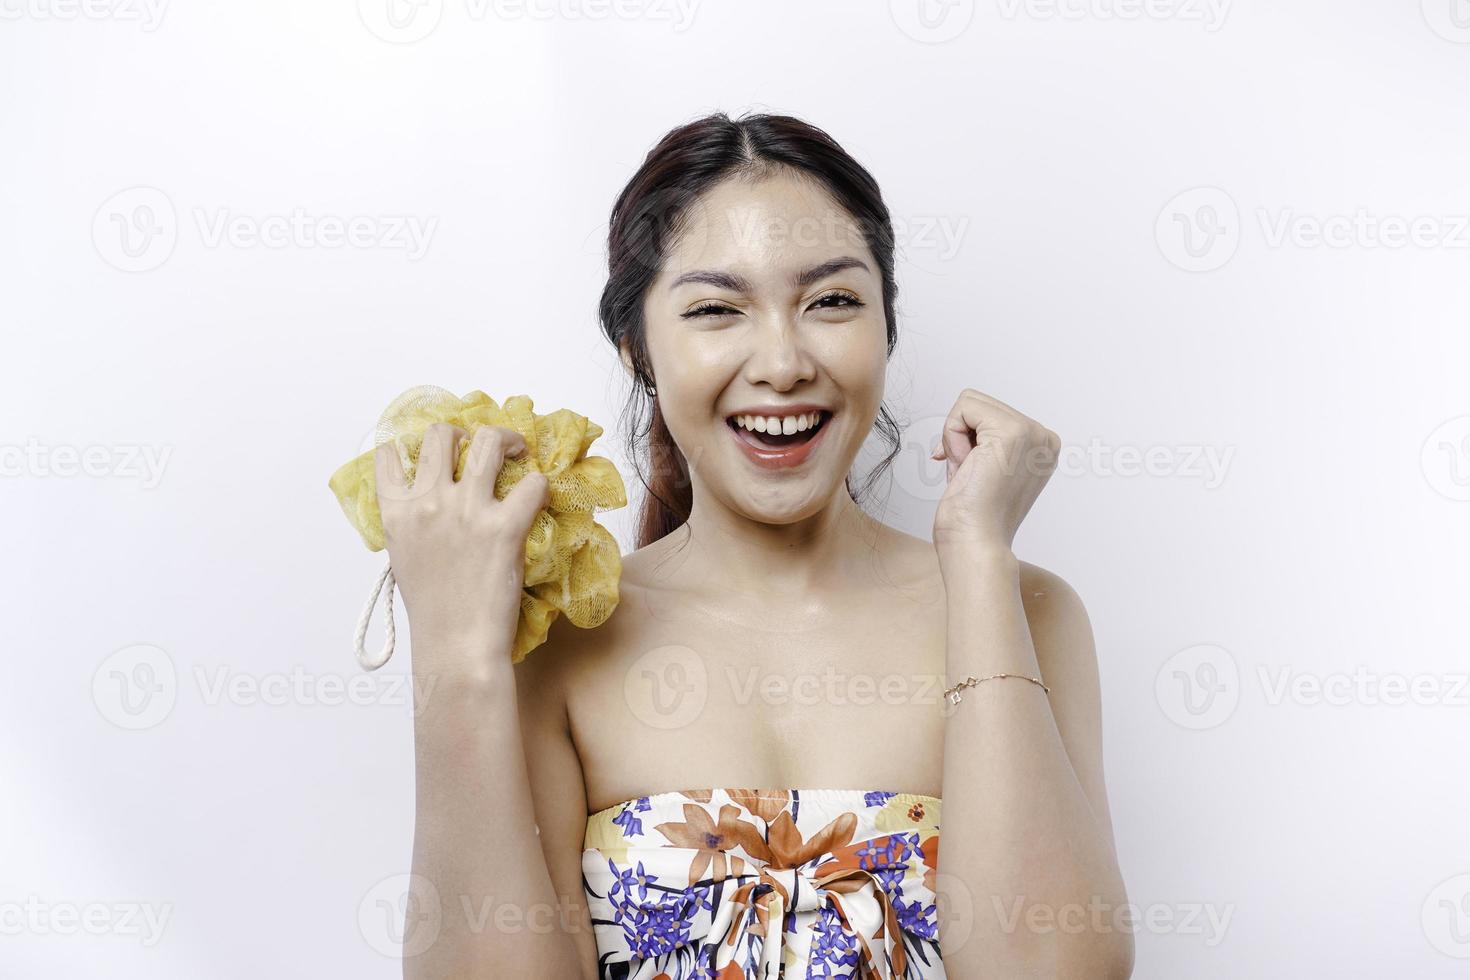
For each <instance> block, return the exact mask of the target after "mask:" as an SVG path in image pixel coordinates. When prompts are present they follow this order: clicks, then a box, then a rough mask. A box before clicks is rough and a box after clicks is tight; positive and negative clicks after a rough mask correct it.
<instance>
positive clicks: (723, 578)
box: [665, 488, 884, 599]
mask: <svg viewBox="0 0 1470 980" xmlns="http://www.w3.org/2000/svg"><path fill="white" fill-rule="evenodd" d="M700 497H701V495H699V494H697V493H696V494H695V502H694V506H693V508H692V511H691V514H690V517H689V520H688V521H687V522H686V523H685V525H684V526H683V527H681V528H680V529H679V530H677V531H675V532H674V533H673V534H671V535H669V537H670V538H673V539H676V540H677V542H678V546H677V547H676V548H675V549H674V550H675V552H677V554H678V556H679V557H671V560H670V561H669V563H668V565H667V566H666V569H665V570H666V571H669V572H672V573H673V574H677V575H678V576H679V577H680V579H681V580H683V581H685V582H686V583H688V584H690V585H693V586H694V587H695V588H696V589H698V590H699V591H705V590H706V588H718V589H723V590H736V591H738V592H740V593H742V594H745V595H750V596H767V597H770V598H773V599H779V598H780V597H782V596H793V595H805V596H812V595H814V594H820V593H823V592H826V591H828V590H830V589H833V588H838V587H844V586H845V587H850V586H851V585H852V583H853V581H854V580H855V579H860V580H865V578H866V575H871V569H872V567H873V558H874V549H875V547H876V545H877V543H878V541H879V538H880V536H881V534H882V532H883V530H884V528H883V525H882V524H881V523H880V522H879V521H876V520H874V519H873V518H872V517H870V516H868V514H867V513H866V512H864V511H863V509H862V508H861V507H859V506H858V505H857V502H856V501H854V500H853V499H852V498H851V497H850V496H848V494H847V491H846V488H843V489H842V492H841V493H840V494H838V495H837V496H836V497H835V498H834V499H833V501H832V503H831V504H830V505H829V506H827V507H823V508H822V509H821V510H819V511H818V512H817V513H815V514H812V515H811V516H810V517H806V518H803V519H802V520H799V521H794V522H792V523H789V524H765V523H762V522H760V521H754V520H751V519H750V518H748V517H746V516H744V515H742V514H739V513H737V512H735V511H733V510H731V509H730V508H728V507H726V506H724V505H723V504H722V503H719V502H718V501H707V500H706V501H701V499H700ZM675 566H677V570H676V571H675ZM865 573H866V575H865Z"/></svg>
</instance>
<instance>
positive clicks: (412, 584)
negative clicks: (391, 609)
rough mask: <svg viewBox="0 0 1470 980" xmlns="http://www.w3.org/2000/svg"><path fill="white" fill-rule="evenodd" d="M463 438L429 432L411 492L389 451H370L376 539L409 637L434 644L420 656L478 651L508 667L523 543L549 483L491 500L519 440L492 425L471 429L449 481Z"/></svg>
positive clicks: (449, 428) (522, 446)
mask: <svg viewBox="0 0 1470 980" xmlns="http://www.w3.org/2000/svg"><path fill="white" fill-rule="evenodd" d="M465 437H466V433H465V431H464V430H463V429H461V428H460V427H459V426H455V425H449V424H447V423H443V422H440V423H436V424H434V425H431V426H429V427H428V429H427V430H426V431H425V433H424V439H423V444H422V446H421V447H420V449H419V458H418V464H417V468H416V470H415V473H414V481H413V485H412V486H409V485H408V481H407V479H406V477H405V474H404V471H403V465H402V463H401V462H400V460H399V458H398V453H397V451H396V450H395V449H394V447H393V445H392V444H391V443H385V444H383V445H381V446H379V447H378V449H377V453H376V455H375V456H374V461H373V462H374V474H375V478H376V482H377V492H378V508H379V510H380V511H381V512H382V517H383V536H384V541H385V543H386V545H387V548H388V557H389V559H390V561H391V564H392V566H393V577H394V578H395V579H396V580H397V582H398V589H399V591H400V592H401V593H402V595H403V603H404V606H405V607H406V608H407V610H408V617H409V623H410V627H411V629H412V630H413V634H414V636H415V638H420V637H428V638H431V639H432V640H434V641H435V642H434V643H432V644H430V645H425V647H424V649H428V648H429V647H430V646H432V648H433V649H435V650H444V651H463V650H465V649H469V650H484V651H485V653H486V654H487V655H488V654H491V653H492V652H493V653H494V655H496V656H499V655H504V657H505V662H506V663H507V664H509V662H510V655H509V650H510V644H511V642H512V641H513V639H514V637H515V628H516V620H517V618H518V617H519V615H520V597H521V586H522V583H523V581H524V578H525V545H526V535H527V534H529V533H530V529H531V524H532V522H533V521H534V520H535V519H536V514H537V513H538V512H539V511H540V510H541V509H542V508H543V507H545V506H546V504H547V502H548V500H549V495H550V489H549V486H550V485H549V483H548V482H547V479H546V477H545V476H544V475H543V474H542V473H540V472H537V471H532V472H529V473H527V474H526V475H525V476H524V477H522V478H521V480H520V481H519V482H517V483H516V485H515V486H514V487H512V488H511V490H510V492H509V493H507V494H506V495H505V499H504V500H497V499H496V497H495V481H496V478H497V477H498V476H499V475H500V470H501V467H502V466H503V465H504V463H505V459H506V457H508V456H509V457H519V456H521V455H523V454H524V453H525V451H526V441H525V439H524V438H523V437H522V436H521V434H520V433H519V432H516V431H515V430H514V429H509V428H506V427H504V426H498V425H485V426H481V427H480V428H479V429H477V430H476V431H475V435H474V438H473V440H471V443H470V448H469V453H468V455H467V456H466V458H465V464H464V469H463V471H462V472H461V473H460V478H459V479H458V480H456V479H455V478H454V466H455V461H456V460H457V459H458V458H459V452H460V447H461V445H462V443H461V440H463V439H464V438H465ZM416 646H417V644H416ZM455 655H456V656H462V655H463V654H462V652H460V653H456V654H455ZM416 658H417V652H416ZM446 666H447V665H446ZM460 666H466V665H460ZM467 666H472V667H481V666H484V665H483V664H469V665H467Z"/></svg>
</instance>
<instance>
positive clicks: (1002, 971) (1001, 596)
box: [939, 548, 1131, 980]
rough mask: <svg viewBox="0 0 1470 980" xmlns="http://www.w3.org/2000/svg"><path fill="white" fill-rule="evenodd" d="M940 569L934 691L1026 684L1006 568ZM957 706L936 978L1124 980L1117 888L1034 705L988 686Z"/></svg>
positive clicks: (1035, 691) (1014, 689)
mask: <svg viewBox="0 0 1470 980" xmlns="http://www.w3.org/2000/svg"><path fill="white" fill-rule="evenodd" d="M941 564H942V567H943V573H944V582H945V591H946V595H947V599H948V602H947V620H948V623H947V636H948V646H947V680H946V682H945V686H946V687H947V686H949V685H952V684H955V683H957V682H959V681H962V680H964V679H965V678H966V677H967V676H968V675H974V676H975V677H977V678H978V677H984V676H986V675H989V674H997V673H1001V672H1005V673H1010V674H1021V675H1023V676H1025V677H1037V676H1039V674H1040V670H1039V667H1038V663H1037V656H1036V651H1035V648H1034V647H1033V644H1032V638H1031V633H1030V629H1029V627H1028V625H1027V620H1026V611H1025V607H1024V604H1023V601H1022V597H1021V587H1020V562H1019V561H1018V560H1017V559H1016V557H1015V555H1014V554H1013V553H1011V551H1010V550H1009V549H990V548H987V549H972V550H963V551H959V552H955V551H951V552H949V553H948V554H946V555H944V556H943V557H942V561H941ZM1043 680H1044V678H1043ZM961 696H962V697H963V701H962V702H961V703H960V704H957V705H949V704H948V703H947V702H946V704H945V710H946V711H947V712H948V717H947V720H946V722H945V735H944V768H943V780H944V783H943V794H944V797H943V798H944V812H943V816H942V818H941V823H942V839H943V841H942V845H941V847H940V859H939V873H940V877H939V891H940V893H941V900H942V901H943V900H947V902H948V905H949V915H948V917H947V919H946V922H945V925H946V926H947V927H949V933H948V936H946V931H945V929H944V928H941V932H940V939H941V943H942V949H943V956H944V962H945V966H946V969H947V971H948V972H949V973H950V975H951V976H954V977H956V978H969V977H986V978H995V980H1009V978H1013V977H1047V978H1074V977H1075V978H1084V977H1085V978H1087V980H1106V978H1110V977H1117V976H1127V971H1128V969H1129V967H1128V965H1127V964H1129V963H1130V962H1131V936H1128V935H1125V934H1121V933H1120V932H1119V931H1118V930H1117V928H1116V927H1115V925H1114V924H1115V923H1116V922H1117V918H1116V914H1115V913H1117V912H1118V910H1119V907H1120V905H1121V903H1122V902H1123V901H1124V890H1123V885H1122V880H1121V877H1120V875H1119V874H1118V871H1117V867H1116V861H1115V859H1114V857H1113V854H1112V847H1111V845H1110V843H1109V842H1108V839H1107V836H1106V834H1105V832H1104V829H1103V827H1102V825H1101V824H1100V823H1099V821H1098V820H1097V819H1096V818H1095V816H1094V814H1093V811H1092V807H1091V804H1090V803H1089V802H1088V799H1087V796H1086V794H1085V793H1084V791H1083V789H1082V786H1081V784H1080V783H1079V781H1078V779H1077V775H1076V773H1075V771H1074V770H1073V768H1072V765H1071V762H1070V760H1069V758H1068V756H1067V751H1066V748H1065V746H1064V744H1063V742H1062V738H1061V734H1060V733H1059V731H1058V728H1057V724H1056V719H1055V718H1054V717H1053V715H1052V710H1051V705H1050V703H1049V701H1048V699H1047V697H1048V696H1047V692H1046V691H1044V690H1043V689H1042V688H1041V687H1039V686H1038V685H1036V684H1033V683H1030V682H1028V681H1025V680H1020V679H1017V678H1000V679H996V680H991V681H987V682H985V683H982V684H977V685H974V686H971V687H969V688H966V689H964V690H963V691H961ZM966 910H969V911H968V913H967V911H966ZM1098 910H1100V912H1099V911H1098ZM1099 914H1100V915H1101V916H1102V920H1101V921H1102V924H1101V928H1099V927H1098V919H1097V917H1098V915H1099Z"/></svg>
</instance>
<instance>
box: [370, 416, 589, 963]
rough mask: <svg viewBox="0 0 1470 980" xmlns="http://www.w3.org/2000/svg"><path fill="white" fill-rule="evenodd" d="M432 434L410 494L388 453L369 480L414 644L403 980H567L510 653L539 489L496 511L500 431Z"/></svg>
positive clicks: (512, 442)
mask: <svg viewBox="0 0 1470 980" xmlns="http://www.w3.org/2000/svg"><path fill="white" fill-rule="evenodd" d="M464 436H465V432H464V431H463V430H462V429H459V428H457V427H454V426H449V425H445V424H443V423H439V424H435V425H431V426H429V428H428V430H427V431H426V432H425V434H424V440H423V444H422V447H421V449H420V452H419V458H418V465H417V472H416V474H415V479H414V481H413V483H412V484H411V485H410V484H409V483H408V481H407V479H406V477H405V474H404V471H403V467H402V465H401V463H400V461H399V458H398V455H397V453H396V451H394V449H393V448H392V447H391V445H388V444H385V445H384V446H381V447H379V450H378V453H377V457H376V462H375V476H376V483H377V495H378V505H379V508H380V510H381V512H382V518H383V531H384V540H385V541H386V543H387V547H388V552H389V556H390V559H391V561H392V567H393V573H394V576H395V578H396V579H397V585H398V589H399V591H401V592H402V593H403V600H404V607H405V609H406V610H407V612H408V620H409V627H410V629H411V630H412V633H413V662H412V669H413V677H414V757H415V785H416V793H415V803H416V809H415V820H414V839H413V867H412V871H413V874H412V876H411V878H410V896H409V903H408V908H407V909H406V911H405V921H404V942H403V975H404V977H405V978H408V980H493V978H500V977H524V976H555V977H568V978H571V977H578V976H580V975H581V967H579V965H578V964H579V962H581V961H580V959H579V956H578V949H577V946H576V944H575V943H574V942H573V940H572V939H571V938H570V937H569V936H568V935H567V934H566V932H565V931H564V930H563V929H562V928H560V924H559V922H558V920H557V916H556V901H555V892H554V890H553V888H552V884H551V876H550V874H549V872H548V871H547V867H546V862H545V860H544V858H543V857H542V854H541V847H540V842H539V841H538V839H537V835H536V823H535V812H534V807H533V803H532V798H531V789H530V781H529V779H528V778H527V774H526V759H525V752H524V750H523V745H522V735H521V724H520V716H519V707H518V704H517V691H516V681H515V677H514V669H515V668H514V667H513V666H512V664H511V661H510V657H511V650H512V647H513V645H514V642H515V634H516V625H517V621H518V619H519V616H520V599H521V595H522V585H523V582H524V574H525V540H526V535H527V533H528V530H529V528H530V525H531V522H532V520H533V519H534V517H535V515H536V514H537V512H538V511H539V510H540V509H541V508H542V507H544V506H545V504H546V501H547V499H548V492H549V485H548V483H547V480H546V477H545V476H543V475H542V474H540V473H535V472H532V473H528V474H526V475H525V476H524V477H523V478H522V479H521V480H520V481H519V482H518V483H517V485H516V486H514V487H513V488H511V490H510V491H509V492H508V493H507V494H506V495H505V497H504V498H503V499H498V498H496V497H495V495H494V484H495V480H496V477H497V476H498V474H499V473H500V470H501V467H502V464H503V462H504V459H505V457H506V456H507V455H520V454H522V453H525V452H526V444H525V440H524V438H523V437H521V435H520V434H519V433H517V432H515V431H514V430H512V429H508V428H503V427H499V426H483V427H482V428H481V429H480V430H478V431H477V432H476V433H475V436H474V439H473V441H472V443H471V445H470V447H469V449H468V452H467V454H466V456H465V462H464V466H463V472H462V473H461V474H460V476H459V478H458V479H456V478H455V468H456V461H457V460H458V459H459V456H460V444H461V440H462V439H463V438H464Z"/></svg>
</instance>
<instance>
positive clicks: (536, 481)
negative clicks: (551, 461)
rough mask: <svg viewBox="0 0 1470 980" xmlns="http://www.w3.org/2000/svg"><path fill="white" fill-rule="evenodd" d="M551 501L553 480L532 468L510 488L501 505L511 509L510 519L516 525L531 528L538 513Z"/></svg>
mask: <svg viewBox="0 0 1470 980" xmlns="http://www.w3.org/2000/svg"><path fill="white" fill-rule="evenodd" d="M550 502H551V481H550V480H548V479H546V474H545V473H542V472H541V471H540V470H532V471H531V472H529V473H527V474H526V475H525V476H523V477H521V478H520V480H519V481H517V482H516V485H515V486H513V487H511V488H510V492H509V493H507V494H506V495H505V500H503V501H501V506H502V507H505V508H507V509H508V510H509V515H510V521H511V523H512V524H513V525H514V526H515V527H517V528H525V529H527V530H529V529H530V527H531V522H532V521H534V520H535V519H536V514H537V513H538V512H540V510H541V508H543V507H545V506H546V505H547V504H548V503H550ZM522 533H524V532H522Z"/></svg>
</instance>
